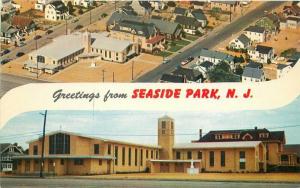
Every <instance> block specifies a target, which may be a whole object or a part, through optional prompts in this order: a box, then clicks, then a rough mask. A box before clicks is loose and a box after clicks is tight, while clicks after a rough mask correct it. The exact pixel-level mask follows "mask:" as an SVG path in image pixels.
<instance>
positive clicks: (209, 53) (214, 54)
mask: <svg viewBox="0 0 300 188" xmlns="http://www.w3.org/2000/svg"><path fill="white" fill-rule="evenodd" d="M199 56H203V57H210V58H215V59H221V60H224V61H229V62H232V61H233V60H234V57H233V56H232V55H229V54H226V53H223V52H218V51H213V50H207V49H205V48H203V49H201V50H200V54H199Z"/></svg>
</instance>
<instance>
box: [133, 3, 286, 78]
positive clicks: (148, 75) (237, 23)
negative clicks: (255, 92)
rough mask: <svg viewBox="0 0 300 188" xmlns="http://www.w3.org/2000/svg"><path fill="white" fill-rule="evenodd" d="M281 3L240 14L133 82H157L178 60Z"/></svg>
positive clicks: (232, 32) (241, 26)
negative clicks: (166, 62) (218, 29)
mask: <svg viewBox="0 0 300 188" xmlns="http://www.w3.org/2000/svg"><path fill="white" fill-rule="evenodd" d="M281 3H283V2H276V1H273V2H272V1H270V2H266V3H264V4H262V6H260V7H258V8H256V9H254V10H253V11H251V12H249V13H247V14H245V15H244V16H241V17H240V18H238V19H237V20H235V21H233V22H232V23H230V24H229V25H227V26H225V27H224V28H222V29H221V30H220V31H212V32H211V33H209V34H208V36H207V37H206V38H204V39H203V40H202V41H201V42H199V43H197V44H196V45H195V46H193V47H191V48H190V49H188V50H186V51H183V52H182V53H179V54H178V55H176V56H174V57H173V58H172V60H171V61H170V62H169V63H168V64H162V65H160V66H158V67H157V68H155V69H154V70H152V71H150V72H148V73H146V74H144V75H143V76H141V77H139V78H138V79H137V80H135V82H157V81H158V80H159V79H160V77H161V75H162V74H164V73H169V72H171V71H173V70H174V68H175V67H177V66H179V65H180V62H181V61H183V60H184V59H186V58H187V57H189V56H194V57H195V56H198V54H199V51H200V50H201V48H207V49H210V48H212V47H214V46H216V45H217V44H219V43H221V42H222V41H224V40H226V39H227V38H229V37H231V35H232V34H234V33H237V32H239V31H241V30H243V29H244V28H246V27H247V26H248V25H249V24H251V23H252V22H254V21H255V20H257V19H259V18H260V17H262V16H263V15H264V14H265V12H266V11H268V12H269V11H272V10H273V9H274V8H276V7H277V6H279V5H280V4H281Z"/></svg>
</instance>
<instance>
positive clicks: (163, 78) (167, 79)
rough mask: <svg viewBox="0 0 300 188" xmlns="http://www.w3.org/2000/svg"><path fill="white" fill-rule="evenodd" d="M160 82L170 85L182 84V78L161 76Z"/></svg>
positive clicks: (168, 75)
mask: <svg viewBox="0 0 300 188" xmlns="http://www.w3.org/2000/svg"><path fill="white" fill-rule="evenodd" d="M160 80H161V81H164V82H170V83H184V77H183V76H178V75H172V74H163V75H162V76H161V78H160Z"/></svg>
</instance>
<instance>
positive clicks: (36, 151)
mask: <svg viewBox="0 0 300 188" xmlns="http://www.w3.org/2000/svg"><path fill="white" fill-rule="evenodd" d="M37 154H38V146H37V145H34V146H33V155H37Z"/></svg>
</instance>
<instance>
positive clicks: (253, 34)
mask: <svg viewBox="0 0 300 188" xmlns="http://www.w3.org/2000/svg"><path fill="white" fill-rule="evenodd" d="M244 34H245V35H246V36H247V37H248V38H249V39H250V40H251V42H253V43H260V42H265V41H266V36H267V34H266V30H265V28H263V27H259V26H249V27H248V28H247V29H245V30H244Z"/></svg>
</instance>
